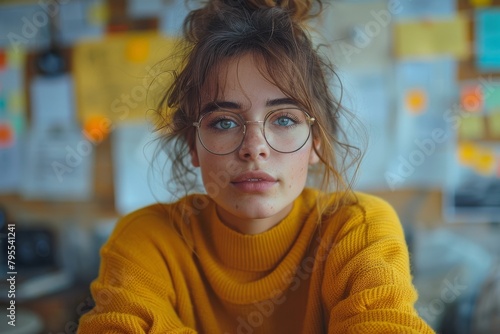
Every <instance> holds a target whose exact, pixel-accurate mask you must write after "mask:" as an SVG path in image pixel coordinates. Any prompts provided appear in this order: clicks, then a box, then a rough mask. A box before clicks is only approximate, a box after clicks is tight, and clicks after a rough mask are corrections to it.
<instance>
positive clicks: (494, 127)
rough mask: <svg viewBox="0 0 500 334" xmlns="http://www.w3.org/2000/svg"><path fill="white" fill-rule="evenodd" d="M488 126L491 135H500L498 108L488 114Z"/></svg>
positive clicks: (497, 136) (499, 111)
mask: <svg viewBox="0 0 500 334" xmlns="http://www.w3.org/2000/svg"><path fill="white" fill-rule="evenodd" d="M488 128H489V130H490V134H491V136H492V137H495V138H499V137H500V110H498V111H494V112H492V113H491V114H490V115H489V117H488Z"/></svg>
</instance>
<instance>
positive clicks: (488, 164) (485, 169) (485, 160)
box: [474, 148, 495, 175]
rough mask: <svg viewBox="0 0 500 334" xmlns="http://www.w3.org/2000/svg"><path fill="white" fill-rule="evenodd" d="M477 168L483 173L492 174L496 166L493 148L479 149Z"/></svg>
mask: <svg viewBox="0 0 500 334" xmlns="http://www.w3.org/2000/svg"><path fill="white" fill-rule="evenodd" d="M474 167H475V170H476V171H477V172H478V173H480V174H483V175H490V174H492V173H493V171H494V168H495V152H493V150H491V149H484V148H483V149H482V150H481V151H479V154H478V157H477V160H476V164H475V166H474Z"/></svg>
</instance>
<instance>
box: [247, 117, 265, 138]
mask: <svg viewBox="0 0 500 334" xmlns="http://www.w3.org/2000/svg"><path fill="white" fill-rule="evenodd" d="M265 122H266V121H244V122H243V135H246V133H247V124H262V129H261V131H262V134H263V135H264V137H265V134H264V124H265ZM244 139H245V138H243V140H244Z"/></svg>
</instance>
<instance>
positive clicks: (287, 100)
mask: <svg viewBox="0 0 500 334" xmlns="http://www.w3.org/2000/svg"><path fill="white" fill-rule="evenodd" d="M286 104H287V105H290V104H291V105H293V106H296V107H298V106H299V104H298V103H297V101H295V100H294V99H291V98H289V97H283V98H279V99H272V100H267V101H266V107H276V106H281V105H286Z"/></svg>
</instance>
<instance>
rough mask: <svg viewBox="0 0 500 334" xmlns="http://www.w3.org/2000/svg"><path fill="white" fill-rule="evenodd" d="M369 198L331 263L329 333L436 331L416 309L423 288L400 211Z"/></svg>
mask: <svg viewBox="0 0 500 334" xmlns="http://www.w3.org/2000/svg"><path fill="white" fill-rule="evenodd" d="M363 196H365V195H363ZM363 196H362V197H361V198H362V199H361V201H360V203H359V205H358V207H357V208H356V209H355V210H354V211H351V212H350V214H349V219H348V221H347V222H346V223H345V225H344V226H343V227H342V228H341V231H340V232H339V233H338V237H337V238H336V239H337V240H336V242H335V244H334V245H333V246H332V248H331V250H330V253H329V255H328V259H327V262H326V268H325V276H324V280H323V286H322V296H323V301H324V304H325V305H326V309H327V312H328V313H329V323H328V333H370V334H373V333H384V334H388V333H394V334H396V333H397V334H401V333H434V331H433V330H432V329H431V328H430V327H429V326H428V325H427V324H426V323H425V322H424V320H423V319H422V318H420V317H419V315H418V313H417V312H416V310H415V307H414V304H415V302H416V300H417V292H416V290H415V288H414V287H413V285H412V277H411V274H410V264H409V255H408V249H407V245H406V243H405V239H404V234H403V230H402V228H401V224H400V222H399V220H398V217H397V215H396V214H395V212H394V211H393V209H392V208H391V207H390V206H389V205H388V204H387V203H385V202H383V201H381V200H378V199H376V198H372V197H368V201H366V198H364V199H363ZM353 212H354V213H353Z"/></svg>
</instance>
